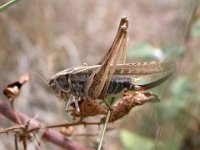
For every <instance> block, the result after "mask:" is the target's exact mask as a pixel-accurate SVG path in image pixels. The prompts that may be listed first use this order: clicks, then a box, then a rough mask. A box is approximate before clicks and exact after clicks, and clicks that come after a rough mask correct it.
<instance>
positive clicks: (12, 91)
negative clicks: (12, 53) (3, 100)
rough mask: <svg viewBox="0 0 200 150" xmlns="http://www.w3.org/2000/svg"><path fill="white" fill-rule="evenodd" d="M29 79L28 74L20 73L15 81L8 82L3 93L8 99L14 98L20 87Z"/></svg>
mask: <svg viewBox="0 0 200 150" xmlns="http://www.w3.org/2000/svg"><path fill="white" fill-rule="evenodd" d="M29 79H30V75H29V74H24V75H22V76H21V77H20V78H19V79H18V80H17V81H14V82H12V83H10V84H8V85H7V86H6V87H5V88H4V90H3V94H4V95H5V96H6V97H7V98H8V99H9V100H14V99H15V98H16V97H17V96H18V95H19V93H20V89H21V87H22V86H23V85H24V84H25V83H26V82H27V81H28V80H29Z"/></svg>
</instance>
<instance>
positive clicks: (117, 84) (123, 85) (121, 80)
mask: <svg viewBox="0 0 200 150" xmlns="http://www.w3.org/2000/svg"><path fill="white" fill-rule="evenodd" d="M133 88H134V84H133V81H132V79H131V78H128V77H116V78H113V79H112V80H111V82H110V85H109V88H108V92H107V94H108V95H111V94H119V93H121V92H123V91H125V90H131V89H133Z"/></svg>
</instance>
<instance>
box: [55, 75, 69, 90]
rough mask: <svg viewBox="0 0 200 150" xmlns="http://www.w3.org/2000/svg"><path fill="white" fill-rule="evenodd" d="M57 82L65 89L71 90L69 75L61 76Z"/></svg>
mask: <svg viewBox="0 0 200 150" xmlns="http://www.w3.org/2000/svg"><path fill="white" fill-rule="evenodd" d="M57 82H58V83H59V86H60V88H61V89H62V90H63V91H69V83H68V75H61V76H59V77H58V78H57Z"/></svg>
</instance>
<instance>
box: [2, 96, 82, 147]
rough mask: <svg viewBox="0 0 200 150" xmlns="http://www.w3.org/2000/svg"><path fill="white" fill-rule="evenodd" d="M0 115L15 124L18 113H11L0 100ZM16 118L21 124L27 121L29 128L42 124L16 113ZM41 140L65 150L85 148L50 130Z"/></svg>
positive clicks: (9, 108) (7, 106)
mask: <svg viewBox="0 0 200 150" xmlns="http://www.w3.org/2000/svg"><path fill="white" fill-rule="evenodd" d="M0 113H1V114H2V115H4V116H5V117H7V118H8V119H9V120H11V121H13V122H15V123H17V119H16V114H15V113H18V112H13V110H12V108H11V107H10V105H9V104H7V103H6V102H2V100H1V101H0ZM18 116H19V118H20V120H21V122H22V124H26V122H27V121H29V126H30V127H31V128H37V127H40V125H41V124H42V123H41V122H39V121H37V120H36V119H32V118H29V117H28V116H26V115H24V114H21V113H18ZM43 138H44V139H45V140H47V141H49V142H51V143H54V144H55V145H58V146H60V147H62V148H64V149H67V150H86V148H85V147H84V146H82V145H81V144H79V143H77V142H75V141H72V140H69V139H68V138H66V137H65V136H63V135H62V134H61V133H59V132H56V131H54V130H52V129H47V130H46V131H45V132H44V134H43Z"/></svg>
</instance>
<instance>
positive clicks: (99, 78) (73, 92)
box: [48, 17, 174, 112]
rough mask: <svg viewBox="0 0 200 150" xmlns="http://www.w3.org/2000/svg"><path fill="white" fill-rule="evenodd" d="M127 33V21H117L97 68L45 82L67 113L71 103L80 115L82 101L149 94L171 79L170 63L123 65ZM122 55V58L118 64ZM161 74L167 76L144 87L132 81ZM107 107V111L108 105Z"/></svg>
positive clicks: (74, 69) (59, 75)
mask: <svg viewBox="0 0 200 150" xmlns="http://www.w3.org/2000/svg"><path fill="white" fill-rule="evenodd" d="M127 30H128V20H127V18H125V17H124V18H122V19H121V21H120V24H119V28H118V32H117V35H116V36H115V39H114V41H113V43H112V45H111V47H110V49H109V50H108V52H107V53H106V54H105V55H104V57H103V58H102V59H101V61H100V62H98V63H97V65H93V66H79V67H72V68H69V69H66V70H63V71H61V72H58V73H57V74H56V75H54V76H52V77H51V79H50V80H49V82H48V86H49V89H50V91H51V92H53V93H54V94H55V95H56V96H57V97H58V98H60V99H64V100H65V101H66V110H68V109H69V107H70V105H71V103H72V102H74V103H75V108H76V111H77V112H80V108H79V104H78V103H79V101H80V100H81V99H84V100H87V98H90V99H93V100H96V99H102V100H103V101H104V99H105V98H106V97H108V96H112V95H120V94H122V93H125V92H130V91H133V92H134V91H144V90H148V89H151V88H153V87H156V86H158V85H160V84H161V83H163V82H164V81H165V80H167V79H168V78H169V77H170V76H171V74H172V73H173V70H174V64H173V63H171V62H169V61H152V62H139V63H128V64H126V63H125V60H126V55H125V54H126V52H125V50H126V46H127ZM121 54H122V55H123V56H122V60H121V64H119V63H118V61H119V60H120V55H121ZM160 73H168V74H167V75H166V76H164V77H163V78H161V79H159V80H157V81H155V82H152V83H149V84H143V85H138V84H136V82H135V81H136V79H135V78H133V77H131V76H133V75H136V76H144V75H151V74H160ZM104 102H105V101H104ZM106 105H107V106H108V107H109V108H110V106H109V104H106Z"/></svg>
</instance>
